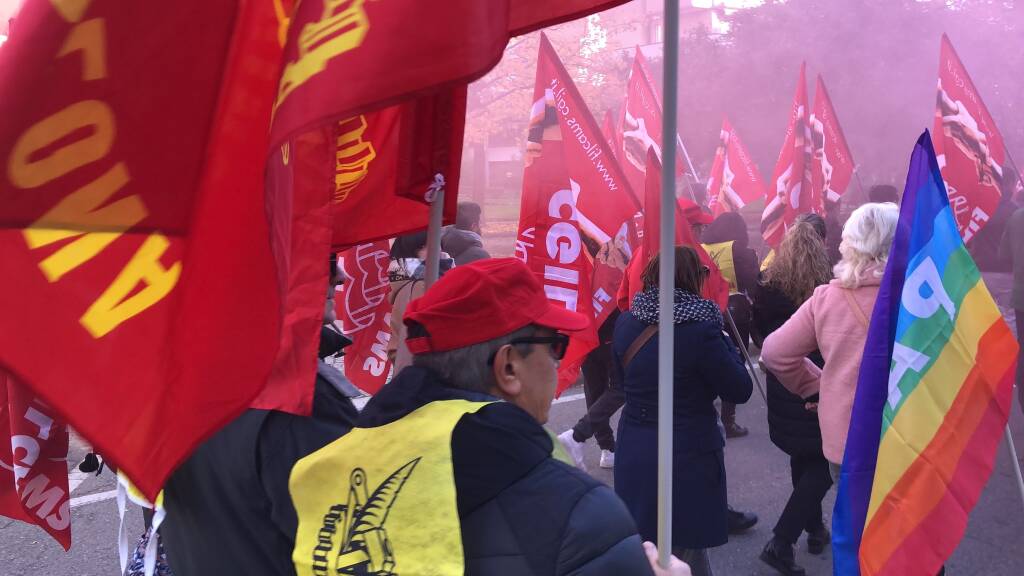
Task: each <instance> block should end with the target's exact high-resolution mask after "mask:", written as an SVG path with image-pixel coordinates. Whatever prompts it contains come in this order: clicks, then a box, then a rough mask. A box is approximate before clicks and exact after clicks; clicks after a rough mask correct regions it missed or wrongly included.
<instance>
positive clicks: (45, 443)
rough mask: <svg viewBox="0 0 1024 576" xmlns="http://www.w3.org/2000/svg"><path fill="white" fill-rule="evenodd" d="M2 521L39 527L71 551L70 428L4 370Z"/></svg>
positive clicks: (0, 384)
mask: <svg viewBox="0 0 1024 576" xmlns="http://www.w3.org/2000/svg"><path fill="white" fill-rule="evenodd" d="M8 435H9V436H10V440H9V441H6V442H0V516H7V517H8V518H13V519H15V520H21V521H24V522H28V523H29V524H35V525H37V526H39V527H40V528H42V529H43V530H46V532H47V533H48V534H49V535H50V536H52V537H53V539H54V540H56V541H57V542H59V543H60V545H61V546H63V547H64V550H68V549H69V548H71V507H70V503H71V497H70V490H68V465H67V457H68V427H67V426H66V425H65V424H64V423H63V422H61V421H60V420H59V419H58V418H57V414H56V413H55V412H54V411H53V409H52V408H50V407H49V406H47V405H46V404H45V403H44V402H43V401H42V400H40V399H39V398H38V397H37V396H36V395H35V394H33V393H32V392H31V391H29V390H28V388H26V387H24V386H21V385H19V384H17V383H16V382H15V381H14V379H13V378H10V377H9V376H8V375H7V374H5V373H4V372H3V371H0V436H8Z"/></svg>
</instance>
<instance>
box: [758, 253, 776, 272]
mask: <svg viewBox="0 0 1024 576" xmlns="http://www.w3.org/2000/svg"><path fill="white" fill-rule="evenodd" d="M772 260H775V249H774V248H772V249H771V250H769V251H768V254H766V255H765V257H764V262H761V272H764V271H765V270H767V269H768V267H769V266H771V264H772Z"/></svg>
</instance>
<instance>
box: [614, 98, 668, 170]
mask: <svg viewBox="0 0 1024 576" xmlns="http://www.w3.org/2000/svg"><path fill="white" fill-rule="evenodd" d="M622 128H623V130H622V148H623V150H624V151H625V153H626V159H627V160H629V163H630V164H632V165H633V166H635V167H636V168H637V170H640V171H641V172H645V171H646V170H647V150H648V148H650V149H653V150H654V153H655V155H657V157H658V161H659V162H660V161H661V146H659V145H658V143H657V142H655V140H654V138H652V137H651V134H650V132H649V131H648V129H647V121H646V120H644V119H643V118H634V117H633V115H632V114H630V113H629V111H628V110H627V111H626V118H625V121H624V123H623V126H622Z"/></svg>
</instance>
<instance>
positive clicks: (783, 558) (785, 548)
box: [761, 537, 807, 576]
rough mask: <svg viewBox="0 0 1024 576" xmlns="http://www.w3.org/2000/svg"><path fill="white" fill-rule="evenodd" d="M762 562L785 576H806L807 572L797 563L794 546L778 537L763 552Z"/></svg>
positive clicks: (769, 542)
mask: <svg viewBox="0 0 1024 576" xmlns="http://www.w3.org/2000/svg"><path fill="white" fill-rule="evenodd" d="M761 562H764V563H765V564H767V565H769V566H771V567H772V568H775V570H777V571H778V572H779V574H784V575H785V576H806V574H807V571H806V570H804V569H803V567H801V566H799V565H798V564H797V563H796V559H795V558H794V556H793V545H792V544H790V543H789V542H785V541H783V540H781V539H779V538H778V537H775V538H772V539H771V540H769V541H768V544H766V545H765V547H764V550H762V551H761Z"/></svg>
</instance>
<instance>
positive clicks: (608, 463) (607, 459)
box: [600, 450, 615, 468]
mask: <svg viewBox="0 0 1024 576" xmlns="http://www.w3.org/2000/svg"><path fill="white" fill-rule="evenodd" d="M600 466H601V468H615V452H612V451H610V450H601V464H600Z"/></svg>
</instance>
